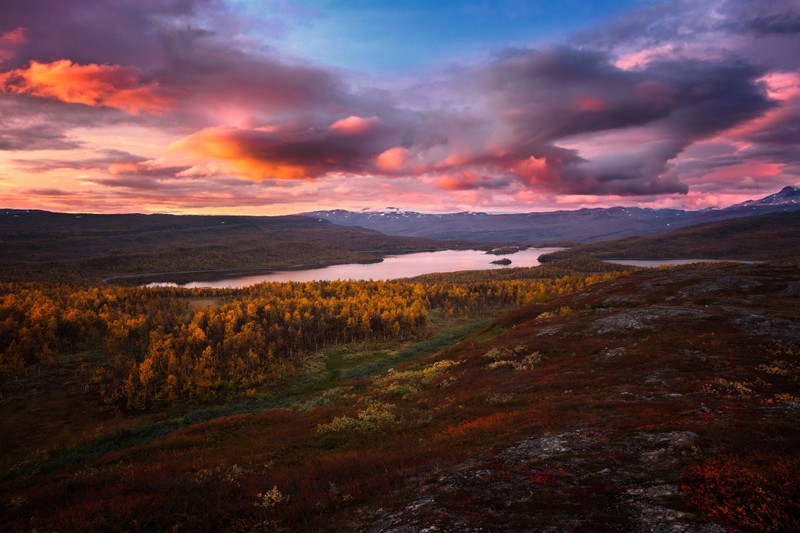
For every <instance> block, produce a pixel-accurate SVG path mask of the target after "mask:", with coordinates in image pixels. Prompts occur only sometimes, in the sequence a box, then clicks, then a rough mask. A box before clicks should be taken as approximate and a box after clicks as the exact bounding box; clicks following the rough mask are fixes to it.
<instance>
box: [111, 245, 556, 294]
mask: <svg viewBox="0 0 800 533" xmlns="http://www.w3.org/2000/svg"><path fill="white" fill-rule="evenodd" d="M552 250H553V249H552V248H535V247H531V248H530V249H528V250H526V251H517V253H516V254H515V256H514V257H515V260H514V261H513V266H517V267H531V266H538V265H539V264H540V263H539V261H538V258H539V256H541V255H542V254H544V253H547V252H550V251H552ZM517 254H519V256H524V257H519V256H518V255H517ZM491 257H492V256H491V255H486V249H485V248H484V247H475V248H469V249H463V248H461V249H433V250H427V251H418V250H415V251H413V252H408V251H402V252H400V253H394V254H391V253H387V254H385V255H383V256H382V257H375V258H369V257H367V258H364V259H363V260H360V261H352V260H350V261H327V262H314V263H303V264H296V265H291V266H288V267H280V268H271V267H264V268H250V269H217V270H202V271H201V270H198V271H181V272H178V271H175V272H153V273H147V274H124V275H118V276H111V277H108V278H105V279H104V281H105V282H106V283H117V284H122V285H137V286H143V287H153V286H177V287H185V288H241V287H246V286H251V285H255V284H257V283H264V282H287V281H295V282H304V281H326V280H327V281H330V280H335V279H341V280H345V279H351V280H367V279H372V280H391V279H401V278H411V277H416V276H419V275H424V274H431V273H446V272H457V271H468V270H494V269H498V268H504V267H506V266H507V264H511V262H510V260H508V261H509V263H507V262H506V261H502V262H501V263H500V264H498V262H497V261H491V260H490V258H491ZM495 257H496V256H495Z"/></svg>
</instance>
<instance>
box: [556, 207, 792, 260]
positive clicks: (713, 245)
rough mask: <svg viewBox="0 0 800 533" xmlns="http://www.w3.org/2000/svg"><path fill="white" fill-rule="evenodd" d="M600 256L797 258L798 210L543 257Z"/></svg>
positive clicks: (586, 247) (695, 227)
mask: <svg viewBox="0 0 800 533" xmlns="http://www.w3.org/2000/svg"><path fill="white" fill-rule="evenodd" d="M579 255H591V256H593V257H596V258H601V259H612V258H616V259H735V260H737V259H738V260H765V261H766V260H777V259H790V258H794V257H800V211H792V212H789V213H773V214H769V215H762V216H754V217H748V218H741V219H734V220H727V221H724V222H715V223H711V224H701V225H698V226H692V227H689V228H686V229H681V230H678V231H674V232H670V233H666V234H663V235H656V236H649V237H630V238H626V239H619V240H615V241H608V242H601V243H595V244H586V245H582V246H576V247H574V248H570V249H567V250H562V251H560V252H555V253H552V254H548V255H546V256H542V258H541V260H542V261H553V260H558V259H565V258H568V257H576V256H579Z"/></svg>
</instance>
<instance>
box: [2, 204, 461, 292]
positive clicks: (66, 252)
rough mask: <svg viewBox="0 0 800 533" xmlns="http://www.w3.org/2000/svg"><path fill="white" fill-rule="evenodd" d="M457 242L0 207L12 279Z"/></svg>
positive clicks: (248, 265)
mask: <svg viewBox="0 0 800 533" xmlns="http://www.w3.org/2000/svg"><path fill="white" fill-rule="evenodd" d="M448 246H451V247H453V246H458V243H447V244H445V243H442V242H435V241H432V240H429V239H422V238H409V237H400V236H387V235H383V234H381V233H379V232H377V231H374V230H368V229H364V228H352V227H343V226H337V225H335V224H332V223H330V222H327V221H321V220H318V219H312V218H308V217H302V216H281V217H251V216H191V215H183V216H177V215H140V214H127V215H126V214H121V215H96V214H66V213H51V212H46V211H21V210H10V209H6V210H2V211H0V249H2V251H3V253H2V254H0V274H2V278H3V279H5V280H8V281H11V280H25V279H58V280H61V281H63V280H65V279H72V280H88V281H98V280H100V279H101V278H106V277H111V276H121V275H126V274H144V273H153V272H176V271H213V270H225V271H232V270H240V271H244V270H254V269H258V270H267V269H270V268H287V267H291V266H294V265H299V264H304V265H313V264H324V263H335V262H359V261H376V260H378V258H379V257H380V255H381V254H386V253H389V252H406V251H416V250H426V249H441V248H444V247H448Z"/></svg>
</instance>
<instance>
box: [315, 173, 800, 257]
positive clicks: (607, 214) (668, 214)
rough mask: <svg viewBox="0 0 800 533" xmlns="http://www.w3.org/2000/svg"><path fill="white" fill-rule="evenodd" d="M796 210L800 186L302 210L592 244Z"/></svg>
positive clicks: (392, 228) (438, 231)
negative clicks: (630, 200) (449, 207)
mask: <svg viewBox="0 0 800 533" xmlns="http://www.w3.org/2000/svg"><path fill="white" fill-rule="evenodd" d="M795 209H800V187H796V186H787V187H784V188H783V189H782V190H780V191H779V192H777V193H775V194H771V195H769V196H766V197H764V198H761V199H757V200H748V201H746V202H743V203H740V204H736V205H732V206H730V207H726V208H724V209H703V210H697V211H689V210H682V209H651V208H640V207H610V208H590V209H586V208H585V209H577V210H573V211H553V212H532V213H513V214H491V213H484V212H461V213H446V214H427V213H418V212H414V211H404V210H400V209H397V208H387V209H384V210H364V211H360V212H357V211H346V210H341V209H335V210H331V211H312V212H307V213H302V214H303V215H305V216H310V217H314V218H318V219H322V220H328V221H330V222H333V223H334V224H339V225H343V226H360V227H363V228H368V229H373V230H377V231H380V232H382V233H385V234H387V235H403V236H411V237H425V238H431V239H464V240H471V241H478V242H500V241H505V242H510V241H517V242H525V243H531V244H548V243H558V242H567V241H570V242H577V243H590V242H598V241H605V240H610V239H618V238H622V237H631V236H636V235H638V236H644V235H655V234H659V233H665V232H668V231H673V230H676V229H681V228H685V227H688V226H694V225H697V224H704V223H710V222H717V221H721V220H728V219H734V218H742V217H749V216H755V215H763V214H768V213H774V212H786V211H793V210H795Z"/></svg>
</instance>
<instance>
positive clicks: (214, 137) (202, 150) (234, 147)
mask: <svg viewBox="0 0 800 533" xmlns="http://www.w3.org/2000/svg"><path fill="white" fill-rule="evenodd" d="M274 130H275V128H274V127H266V128H257V129H254V130H249V131H246V132H243V131H242V130H239V129H237V128H206V129H204V130H200V131H198V132H196V133H193V134H192V135H190V136H189V137H187V138H185V139H182V140H180V141H178V142H176V143H174V144H173V145H172V146H171V147H170V148H171V149H172V150H174V151H181V152H188V153H190V154H192V155H194V156H196V157H198V158H199V159H201V160H202V161H203V163H202V164H205V166H206V167H207V168H208V170H209V171H208V172H200V171H199V169H198V168H193V169H190V170H189V171H188V173H191V174H202V173H206V174H213V173H217V172H222V173H230V174H233V175H236V176H240V177H243V178H245V179H249V180H252V181H263V180H266V179H283V180H296V179H308V178H309V175H308V173H307V172H306V170H305V168H304V167H303V166H301V165H298V164H292V163H288V162H279V161H270V160H268V159H266V158H261V157H257V156H256V155H254V154H253V153H252V151H251V150H248V148H247V143H246V142H244V140H243V139H242V138H240V135H241V134H242V133H253V132H255V133H259V132H261V133H265V134H269V133H273V132H274ZM209 160H211V161H213V163H212V164H211V165H208V164H207V162H208V161H209Z"/></svg>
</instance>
